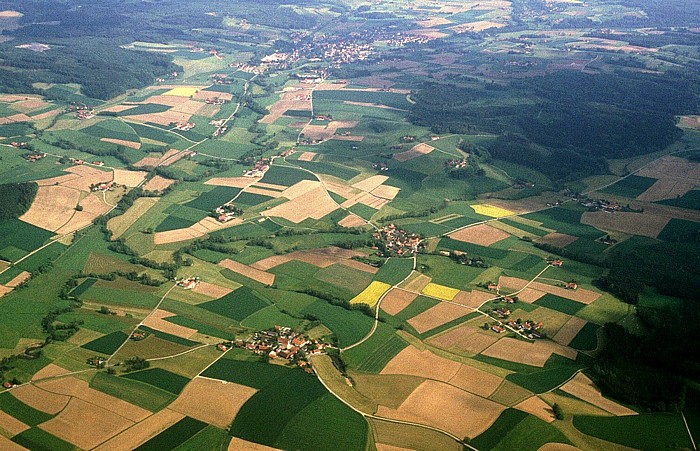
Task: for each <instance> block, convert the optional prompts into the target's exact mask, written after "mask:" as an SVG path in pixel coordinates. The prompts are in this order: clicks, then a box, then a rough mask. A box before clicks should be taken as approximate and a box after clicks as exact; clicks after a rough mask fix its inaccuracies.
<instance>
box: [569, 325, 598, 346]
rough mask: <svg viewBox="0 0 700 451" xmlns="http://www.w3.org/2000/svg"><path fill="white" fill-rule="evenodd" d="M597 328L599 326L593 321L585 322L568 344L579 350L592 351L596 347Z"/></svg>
mask: <svg viewBox="0 0 700 451" xmlns="http://www.w3.org/2000/svg"><path fill="white" fill-rule="evenodd" d="M598 329H600V326H598V325H597V324H593V323H586V325H585V326H583V329H581V330H580V331H579V333H578V334H576V336H575V337H574V339H573V340H571V343H569V346H571V347H572V348H574V349H578V350H579V351H593V350H594V349H596V348H597V347H598V335H597V334H598Z"/></svg>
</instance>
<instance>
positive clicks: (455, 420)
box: [377, 380, 506, 438]
mask: <svg viewBox="0 0 700 451" xmlns="http://www.w3.org/2000/svg"><path fill="white" fill-rule="evenodd" d="M505 409H506V408H505V406H502V405H500V404H497V403H495V402H493V401H489V400H488V399H484V398H481V397H479V396H476V395H474V394H471V393H469V392H466V391H463V390H460V389H458V388H455V387H453V386H451V385H448V384H445V383H441V382H436V381H431V380H428V381H425V382H423V383H422V384H421V385H420V386H419V387H418V388H417V389H416V390H415V391H414V392H413V393H411V395H410V396H409V397H408V399H406V401H404V403H403V404H401V407H399V408H398V409H397V410H393V409H389V408H387V407H384V406H380V407H379V409H378V411H377V413H378V414H379V415H381V416H388V417H390V418H395V419H401V420H407V421H415V422H418V423H422V424H427V425H431V426H435V427H437V428H440V429H443V430H446V431H448V432H450V433H452V434H454V435H456V436H457V437H469V438H473V437H476V436H478V435H479V434H481V433H482V432H484V431H485V430H486V429H488V428H489V426H491V425H492V424H493V422H494V421H496V419H497V418H498V416H499V415H500V414H501V412H503V411H504V410H505Z"/></svg>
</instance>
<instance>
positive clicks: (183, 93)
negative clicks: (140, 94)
mask: <svg viewBox="0 0 700 451" xmlns="http://www.w3.org/2000/svg"><path fill="white" fill-rule="evenodd" d="M197 91H198V90H197V88H188V87H187V86H180V87H179V88H173V89H171V90H170V91H168V92H166V93H164V94H163V95H164V96H176V97H191V96H193V95H195V94H197Z"/></svg>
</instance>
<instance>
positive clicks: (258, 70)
mask: <svg viewBox="0 0 700 451" xmlns="http://www.w3.org/2000/svg"><path fill="white" fill-rule="evenodd" d="M229 67H231V68H234V69H236V70H239V71H241V72H245V73H247V74H255V75H260V74H262V73H263V72H265V66H264V65H260V66H255V65H253V64H248V63H231V64H229Z"/></svg>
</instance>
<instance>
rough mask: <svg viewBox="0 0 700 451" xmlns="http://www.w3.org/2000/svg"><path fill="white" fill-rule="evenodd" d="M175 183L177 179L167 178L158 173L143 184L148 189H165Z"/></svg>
mask: <svg viewBox="0 0 700 451" xmlns="http://www.w3.org/2000/svg"><path fill="white" fill-rule="evenodd" d="M173 183H175V180H171V179H166V178H165V177H161V176H160V175H156V176H155V177H153V178H152V179H151V180H149V181H148V182H146V184H145V185H143V189H144V190H146V191H163V190H164V189H166V188H167V187H169V186H170V185H172V184H173Z"/></svg>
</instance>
